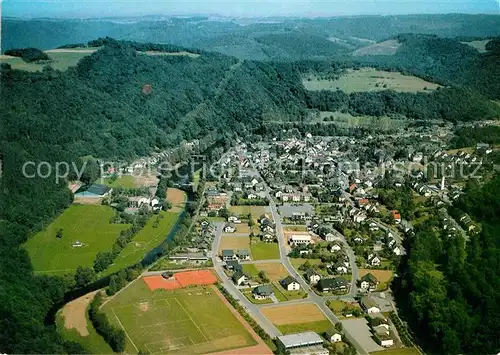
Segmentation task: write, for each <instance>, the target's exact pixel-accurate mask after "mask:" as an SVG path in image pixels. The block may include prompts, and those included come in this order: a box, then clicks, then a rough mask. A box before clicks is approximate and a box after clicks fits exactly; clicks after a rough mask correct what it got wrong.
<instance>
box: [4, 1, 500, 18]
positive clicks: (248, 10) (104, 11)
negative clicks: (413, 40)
mask: <svg viewBox="0 0 500 355" xmlns="http://www.w3.org/2000/svg"><path fill="white" fill-rule="evenodd" d="M0 1H1V2H2V12H1V13H2V15H3V16H15V17H62V18H87V17H113V16H115V17H120V16H143V15H188V14H189V15H191V14H218V15H223V16H234V17H269V16H303V17H316V16H341V15H362V14H363V15H375V14H377V15H387V14H412V13H426V14H428V13H494V14H500V0H419V1H415V0H389V1H388V0H308V1H304V0H216V1H210V0H107V1H102V0H79V1H78V0H76V1H75V0H3V1H2V0H0Z"/></svg>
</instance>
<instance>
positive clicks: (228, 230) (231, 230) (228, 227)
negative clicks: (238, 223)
mask: <svg viewBox="0 0 500 355" xmlns="http://www.w3.org/2000/svg"><path fill="white" fill-rule="evenodd" d="M235 231H236V227H235V226H234V224H233V223H226V225H225V226H224V232H226V233H234V232H235Z"/></svg>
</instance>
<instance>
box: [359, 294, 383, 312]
mask: <svg viewBox="0 0 500 355" xmlns="http://www.w3.org/2000/svg"><path fill="white" fill-rule="evenodd" d="M360 303H361V307H362V308H363V309H364V310H365V311H366V313H368V314H375V313H380V308H379V307H378V305H377V302H375V301H374V300H373V298H371V297H368V296H365V297H362V298H361V301H360Z"/></svg>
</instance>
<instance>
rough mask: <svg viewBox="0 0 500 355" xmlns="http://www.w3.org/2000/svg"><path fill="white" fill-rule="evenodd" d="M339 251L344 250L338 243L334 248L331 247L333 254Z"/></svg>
mask: <svg viewBox="0 0 500 355" xmlns="http://www.w3.org/2000/svg"><path fill="white" fill-rule="evenodd" d="M339 250H342V247H341V246H340V244H338V243H335V244H333V245H332V247H331V249H330V251H331V252H332V253H335V252H337V251H339Z"/></svg>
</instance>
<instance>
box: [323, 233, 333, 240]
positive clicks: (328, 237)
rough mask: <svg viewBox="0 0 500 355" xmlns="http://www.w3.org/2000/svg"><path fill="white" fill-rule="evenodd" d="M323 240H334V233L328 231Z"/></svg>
mask: <svg viewBox="0 0 500 355" xmlns="http://www.w3.org/2000/svg"><path fill="white" fill-rule="evenodd" d="M325 240H326V241H327V242H333V241H334V240H335V235H334V234H333V233H328V234H326V235H325Z"/></svg>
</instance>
